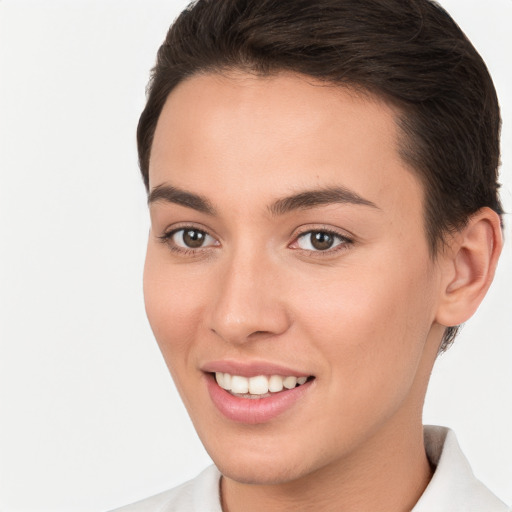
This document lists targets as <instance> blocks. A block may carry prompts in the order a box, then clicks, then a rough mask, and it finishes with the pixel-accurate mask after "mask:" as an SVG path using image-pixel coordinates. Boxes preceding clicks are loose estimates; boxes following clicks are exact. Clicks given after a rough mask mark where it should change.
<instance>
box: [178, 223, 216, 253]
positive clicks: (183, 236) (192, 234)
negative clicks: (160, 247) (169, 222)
mask: <svg viewBox="0 0 512 512" xmlns="http://www.w3.org/2000/svg"><path fill="white" fill-rule="evenodd" d="M170 239H171V241H172V243H173V244H174V245H175V246H177V247H180V248H183V249H200V248H201V247H205V246H211V245H215V239H214V238H213V237H212V236H210V235H209V234H208V233H205V232H204V231H201V230H200V229H194V228H184V229H178V230H176V231H175V232H174V233H172V236H170Z"/></svg>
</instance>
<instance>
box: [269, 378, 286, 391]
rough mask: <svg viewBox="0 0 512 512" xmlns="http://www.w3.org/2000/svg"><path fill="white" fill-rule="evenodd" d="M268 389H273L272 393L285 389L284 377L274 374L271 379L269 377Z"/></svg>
mask: <svg viewBox="0 0 512 512" xmlns="http://www.w3.org/2000/svg"><path fill="white" fill-rule="evenodd" d="M268 390H269V391H272V393H278V392H279V391H282V390H283V377H280V376H279V375H272V377H270V379H268Z"/></svg>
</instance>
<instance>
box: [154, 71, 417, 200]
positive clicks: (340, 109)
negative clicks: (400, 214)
mask: <svg viewBox="0 0 512 512" xmlns="http://www.w3.org/2000/svg"><path fill="white" fill-rule="evenodd" d="M396 115H397V112H396V110H394V108H393V107H392V106H390V105H389V104H387V103H385V102H384V101H383V100H381V99H380V98H377V97H376V96H373V95H370V94H366V93H361V92H357V91H355V90H354V89H351V88H348V87H339V86H333V85H331V84H325V83H321V82H318V81H315V80H313V79H312V78H309V77H304V76H301V75H296V74H291V73H280V74H277V75H272V76H265V77H261V76H255V75H251V74H245V73H230V74H228V75H219V74H205V75H198V76H194V77H192V78H190V79H188V80H186V81H184V82H182V83H181V84H179V85H178V86H177V87H176V88H175V89H174V91H173V92H172V93H171V94H170V95H169V98H168V99H167V102H166V104H165V106H164V108H163V110H162V113H161V116H160V118H159V121H158V124H157V128H156V131H155V137H154V142H153V147H152V153H151V160H150V188H154V187H155V186H158V185H160V184H162V183H166V182H169V181H170V182H172V184H173V185H176V186H179V187H180V188H185V189H187V190H190V189H192V190H194V191H195V192H197V193H200V194H202V195H207V196H209V195H211V194H212V193H213V194H216V193H218V196H219V198H220V197H225V198H232V197H233V195H234V196H237V197H243V196H244V194H245V195H246V196H247V198H248V199H250V200H256V194H255V192H256V191H257V193H258V194H257V195H258V197H259V196H265V195H267V196H268V198H270V197H271V196H282V195H285V194H287V193H291V192H294V191H297V190H301V189H307V188H318V187H322V186H333V185H334V186H336V185H340V186H343V187H347V188H349V189H351V190H354V191H355V192H356V193H358V194H360V195H362V196H363V197H366V198H367V199H368V200H370V201H372V202H374V203H376V204H382V206H384V207H385V206H386V205H390V206H393V205H394V204H396V202H397V201H402V202H403V201H404V196H406V195H407V196H408V197H409V198H410V199H411V201H412V203H415V205H416V207H417V205H418V202H419V203H421V202H422V193H421V185H420V183H419V182H418V180H417V179H416V177H415V176H414V174H413V173H412V172H411V170H410V169H409V168H408V167H407V164H406V163H405V162H404V161H403V160H402V159H401V158H400V155H399V151H398V128H397V125H396V122H395V118H396ZM219 184H222V187H221V189H219V187H218V185H219ZM262 199H263V197H262Z"/></svg>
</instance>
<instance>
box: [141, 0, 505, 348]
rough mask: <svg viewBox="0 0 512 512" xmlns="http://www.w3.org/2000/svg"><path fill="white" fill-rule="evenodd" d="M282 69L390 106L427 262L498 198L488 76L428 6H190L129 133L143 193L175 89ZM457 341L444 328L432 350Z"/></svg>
mask: <svg viewBox="0 0 512 512" xmlns="http://www.w3.org/2000/svg"><path fill="white" fill-rule="evenodd" d="M229 70H245V71H248V72H251V73H257V74H259V75H271V74H274V73H277V72H279V71H292V72H297V73H301V74H303V75H307V76H311V77H314V78H315V79H317V80H320V81H325V82H327V83H329V84H335V85H348V86H352V87H357V88H358V89H362V90H364V91H368V92H370V93H372V94H376V95H379V96H381V97H384V98H386V99H387V100H389V101H392V102H393V103H394V105H396V106H397V107H398V111H399V112H400V115H399V116H398V118H397V123H398V126H399V127H400V129H401V132H402V134H403V137H401V140H400V148H399V149H400V152H401V155H402V157H403V158H404V160H405V161H406V162H408V163H409V164H410V166H411V168H412V169H413V170H414V171H415V172H416V173H417V175H418V176H419V178H420V179H421V181H422V183H423V185H424V190H425V202H424V209H425V216H424V218H425V232H426V236H427V239H428V242H429V247H430V249H431V254H432V255H433V256H435V255H436V254H437V250H438V248H439V242H443V241H444V240H445V235H446V234H447V233H450V232H453V231H455V230H458V229H460V228H461V227H463V226H464V225H465V224H466V222H467V221H468V219H469V218H470V216H471V215H473V214H474V213H475V212H477V211H478V210H479V209H480V208H482V207H484V206H488V207H490V208H492V209H493V210H494V211H496V212H497V213H498V214H499V215H502V213H503V209H502V206H501V203H500V199H499V195H498V188H499V184H498V182H497V179H498V166H499V155H500V143H499V135H500V126H501V120H500V112H499V106H498V100H497V97H496V91H495V88H494V85H493V83H492V79H491V77H490V75H489V72H488V70H487V67H486V65H485V63H484V62H483V60H482V58H481V57H480V55H479V54H478V52H477V51H476V50H475V48H474V47H473V45H472V44H471V43H470V41H469V40H468V39H467V37H466V36H465V35H464V33H463V32H462V31H461V29H460V28H459V27H458V26H457V24H456V23H455V22H454V21H453V20H452V18H451V17H450V16H449V15H448V14H447V13H446V11H445V10H444V9H442V8H441V7H440V6H439V5H438V4H436V3H435V2H432V1H430V0H315V1H311V0H198V1H197V2H193V3H191V4H190V5H189V7H188V8H187V9H185V10H184V11H183V12H182V13H181V15H180V16H179V17H178V18H177V19H176V21H175V22H174V23H173V25H172V26H171V27H170V29H169V32H168V33H167V37H166V39H165V41H164V43H163V44H162V46H161V47H160V49H159V50H158V56H157V62H156V65H155V67H154V68H153V70H152V74H151V79H150V82H149V85H148V90H147V92H148V97H147V104H146V107H145V109H144V111H143V112H142V115H141V117H140V120H139V125H138V129H137V142H138V151H139V165H140V169H141V172H142V176H143V179H144V183H145V185H146V188H148V187H149V176H148V172H149V160H150V155H151V145H152V141H153V136H154V132H155V129H156V124H157V121H158V118H159V116H160V112H161V110H162V108H163V106H164V103H165V101H166V99H167V97H168V95H169V94H170V92H171V91H172V90H173V88H174V87H176V85H177V84H179V83H180V82H182V81H183V80H185V79H186V78H188V77H190V76H193V75H195V74H198V73H204V72H217V73H222V72H225V71H229ZM456 333H457V328H456V327H449V328H448V329H447V330H446V333H445V337H444V340H443V346H442V349H444V348H446V347H447V346H448V344H449V343H450V342H451V341H452V340H453V338H454V337H455V335H456Z"/></svg>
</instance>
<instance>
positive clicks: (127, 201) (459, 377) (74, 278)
mask: <svg viewBox="0 0 512 512" xmlns="http://www.w3.org/2000/svg"><path fill="white" fill-rule="evenodd" d="M441 3H442V5H444V6H445V7H446V8H447V9H448V10H449V12H450V13H451V14H452V15H453V16H454V18H455V19H456V20H457V21H458V23H459V24H460V25H461V26H462V28H463V29H464V30H465V32H466V33H467V34H468V35H469V37H470V39H471V40H472V41H473V43H474V44H475V46H476V47H477V48H478V49H479V51H480V53H481V54H482V55H483V57H484V59H485V60H486V62H487V63H488V66H489V68H490V70H491V73H492V75H493V77H494V79H495V83H496V87H497V89H498V94H499V96H500V101H501V105H502V113H503V119H504V124H503V138H502V144H503V154H502V162H503V163H502V183H503V188H502V192H503V194H502V196H503V202H504V205H505V208H506V210H507V211H511V210H512V72H511V60H510V48H512V31H510V27H509V24H510V20H511V19H512V1H511V0H489V1H487V2H482V1H481V0H444V1H442V2H441ZM185 5H186V2H185V1H181V0H180V1H162V0H138V1H135V0H116V1H110V0H96V1H94V0H67V1H66V0H60V1H59V0H44V1H43V0H34V1H28V0H11V1H9V0H0V260H1V262H0V343H1V345H0V510H2V511H3V512H28V511H37V512H42V511H50V512H93V511H104V510H108V509H110V508H113V507H115V506H120V505H122V504H125V503H128V502H132V501H135V500H137V499H140V498H143V497H146V496H148V495H150V494H154V493H156V492H158V491H161V490H164V489H166V488H169V487H172V486H174V485H176V484H178V483H180V482H182V481H184V480H185V479H188V478H191V477H193V476H195V475H196V474H197V473H198V472H199V471H200V470H201V469H202V468H203V467H205V466H206V465H207V464H209V463H210V459H209V457H208V456H207V455H206V453H205V451H204V449H203V448H202V446H201V444H200V442H199V440H198V439H197V437H196V435H195V433H194V430H193V428H192V425H191V423H190V420H189V419H188V417H187V415H186V412H185V410H184V408H183V406H182V405H181V402H180V400H179V398H178V396H177V393H176V391H175V389H174V386H173V384H172V382H171V379H170V377H169V376H168V374H167V369H166V367H165V365H164V362H163V360H162V358H161V356H160V353H159V351H158V349H157V346H156V343H155V342H154V339H153V336H152V333H151V331H150V328H149V326H148V323H147V320H146V318H145V313H144V305H143V297H142V277H141V276H142V266H143V260H144V250H145V242H146V237H147V232H148V225H149V224H148V215H147V211H146V206H145V192H144V188H143V185H142V182H141V180H140V177H139V172H138V168H137V163H136V151H135V127H136V123H137V120H138V115H139V113H140V111H141V109H142V107H143V104H144V88H145V85H146V82H147V78H148V72H149V69H150V67H151V66H152V64H153V62H154V58H155V54H156V50H157V48H158V46H159V44H160V43H161V42H162V40H163V38H164V35H165V32H166V30H167V28H168V26H169V24H170V23H171V21H172V20H173V19H174V18H175V16H176V15H177V14H178V12H179V11H180V10H181V9H182V8H183V7H184V6H185ZM506 222H507V225H506V247H505V251H504V253H503V256H502V260H501V264H500V267H499V270H498V273H497V276H496V280H495V283H494V285H493V288H492V289H491V292H490V293H489V295H488V297H487V298H486V300H485V302H484V303H483V305H482V306H481V308H480V310H479V311H478V313H477V314H476V315H475V317H474V319H472V320H471V321H470V322H468V324H467V325H466V327H465V329H464V330H463V332H462V334H461V336H460V337H459V339H458V340H457V342H456V344H455V346H454V347H453V348H452V349H451V350H450V351H449V352H448V353H447V354H446V355H443V356H442V357H441V358H440V359H439V360H438V362H437V365H436V367H435V369H434V372H433V377H432V382H431V385H430V389H429V393H428V397H427V402H426V406H425V415H424V416H425V422H426V423H435V424H442V425H449V426H451V427H452V428H454V429H455V431H456V433H457V435H458V437H459V441H460V444H461V445H462V448H463V450H464V452H465V453H466V455H467V456H468V458H469V459H470V461H471V463H472V466H473V468H474V471H475V473H476V474H477V476H478V477H480V478H481V479H482V480H483V481H484V482H485V483H486V484H487V485H488V486H489V487H490V488H491V489H492V490H493V491H494V492H495V493H497V494H498V495H499V496H500V497H501V498H502V499H503V500H505V501H506V502H508V503H511V502H512V439H511V433H512V411H511V409H512V371H511V363H512V343H511V340H512V335H511V331H512V264H511V263H512V245H511V239H512V236H511V235H512V233H511V222H510V221H509V220H508V219H506ZM205 512H206V511H205Z"/></svg>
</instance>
